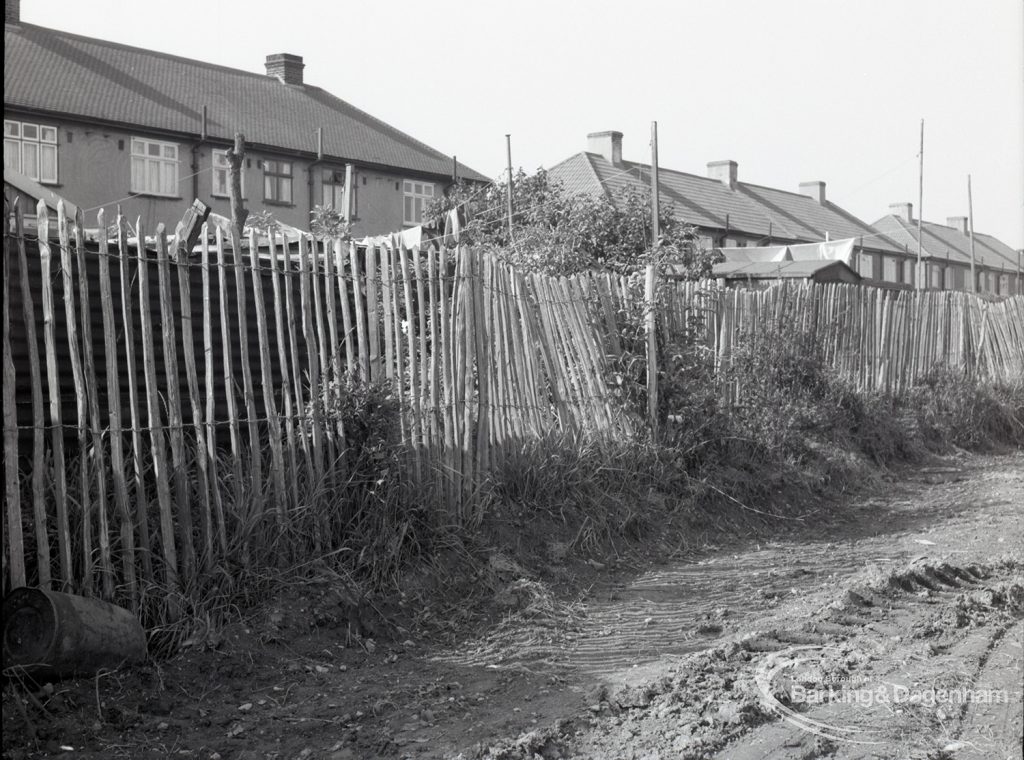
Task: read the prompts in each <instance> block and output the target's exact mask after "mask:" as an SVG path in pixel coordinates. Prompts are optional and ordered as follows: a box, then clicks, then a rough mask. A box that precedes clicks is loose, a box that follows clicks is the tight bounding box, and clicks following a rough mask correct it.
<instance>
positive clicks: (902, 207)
mask: <svg viewBox="0 0 1024 760" xmlns="http://www.w3.org/2000/svg"><path fill="white" fill-rule="evenodd" d="M889 213H890V214H892V215H893V216H898V217H899V218H900V219H902V220H903V221H905V222H912V221H914V204H913V203H892V204H890V205H889Z"/></svg>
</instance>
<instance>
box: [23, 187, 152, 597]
mask: <svg viewBox="0 0 1024 760" xmlns="http://www.w3.org/2000/svg"><path fill="white" fill-rule="evenodd" d="M24 225H25V223H24V219H23V216H22V211H21V206H20V205H18V206H16V207H15V221H14V234H15V236H16V238H17V246H18V270H19V271H18V274H19V280H20V282H21V302H22V309H23V313H22V318H23V320H24V325H25V343H26V344H27V346H28V360H29V382H30V388H31V393H32V473H31V479H32V516H33V518H34V522H33V527H34V530H35V537H36V540H35V542H34V543H35V546H36V567H37V575H38V583H39V587H40V588H42V589H49V588H50V542H49V540H45V541H43V540H39V537H40V536H47V535H48V527H47V525H48V520H47V516H46V486H47V484H46V467H45V464H44V459H43V457H44V446H45V440H44V436H45V434H46V423H45V422H44V421H43V380H42V374H41V372H40V370H39V352H38V346H39V344H38V342H37V339H36V312H35V302H34V298H33V296H32V287H31V286H30V285H29V276H28V255H27V253H26V251H25V226H24ZM4 240H5V244H9V239H8V237H7V236H5V238H4ZM7 260H8V259H7V257H5V259H4V261H5V264H6V262H7ZM7 282H8V280H7V277H6V275H5V276H4V285H5V287H6V286H7ZM4 303H5V304H9V303H10V301H8V300H7V298H6V297H5V298H4ZM9 308H10V307H8V309H9ZM8 318H9V316H8ZM11 371H12V372H13V371H14V368H13V366H12V368H11ZM7 387H8V383H7V382H6V381H5V382H4V388H5V390H6V389H7ZM10 388H11V392H12V393H13V391H14V384H13V383H11V384H10ZM118 400H120V399H118ZM16 423H17V417H15V424H16ZM15 443H17V441H16V440H15ZM4 459H5V460H10V461H13V462H16V461H17V458H16V457H13V456H12V455H11V454H10V453H9V452H8V451H6V450H5V451H4ZM123 472H124V471H123V469H122V470H121V473H122V474H123ZM115 477H116V476H115ZM12 511H13V510H12ZM19 529H20V523H19ZM132 590H133V591H134V590H135V589H134V588H133V589H132Z"/></svg>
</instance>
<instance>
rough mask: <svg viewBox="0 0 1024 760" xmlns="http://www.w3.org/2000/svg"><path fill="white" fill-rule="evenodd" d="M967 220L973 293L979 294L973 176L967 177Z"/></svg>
mask: <svg viewBox="0 0 1024 760" xmlns="http://www.w3.org/2000/svg"><path fill="white" fill-rule="evenodd" d="M967 219H968V224H970V227H968V229H969V230H970V233H971V292H972V293H977V292H978V275H977V273H976V272H975V271H974V202H973V201H972V199H971V175H970V174H968V175H967Z"/></svg>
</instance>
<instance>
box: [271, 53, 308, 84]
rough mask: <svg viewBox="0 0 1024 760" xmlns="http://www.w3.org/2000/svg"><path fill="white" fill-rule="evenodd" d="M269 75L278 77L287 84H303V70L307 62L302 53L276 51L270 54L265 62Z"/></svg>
mask: <svg viewBox="0 0 1024 760" xmlns="http://www.w3.org/2000/svg"><path fill="white" fill-rule="evenodd" d="M264 65H265V66H266V67H267V76H268V77H277V78H278V79H280V80H281V81H282V82H284V83H285V84H302V70H303V69H304V68H306V64H304V63H303V62H302V56H301V55H293V54H291V53H275V54H274V55H268V56H267V60H266V61H265V62H264Z"/></svg>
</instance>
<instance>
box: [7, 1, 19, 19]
mask: <svg viewBox="0 0 1024 760" xmlns="http://www.w3.org/2000/svg"><path fill="white" fill-rule="evenodd" d="M4 23H5V24H20V23H21V0H4Z"/></svg>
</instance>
